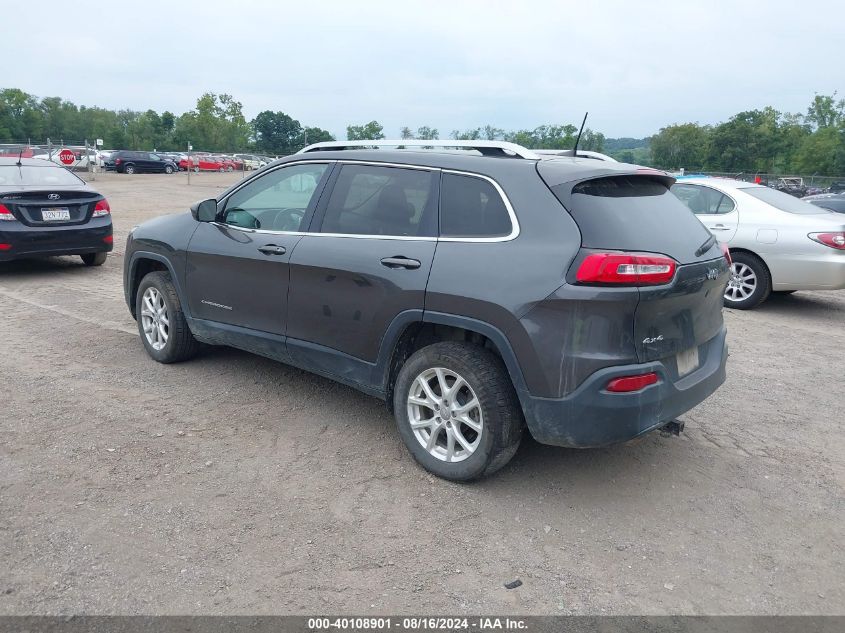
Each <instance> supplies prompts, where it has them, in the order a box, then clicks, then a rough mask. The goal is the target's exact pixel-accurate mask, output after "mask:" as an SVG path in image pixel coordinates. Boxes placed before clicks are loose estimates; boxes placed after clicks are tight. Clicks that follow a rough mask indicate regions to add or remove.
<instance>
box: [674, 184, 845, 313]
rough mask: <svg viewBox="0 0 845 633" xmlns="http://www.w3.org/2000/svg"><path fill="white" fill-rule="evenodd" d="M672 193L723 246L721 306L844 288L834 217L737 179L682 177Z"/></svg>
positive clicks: (844, 221)
mask: <svg viewBox="0 0 845 633" xmlns="http://www.w3.org/2000/svg"><path fill="white" fill-rule="evenodd" d="M672 192H673V193H674V194H675V195H677V196H678V198H680V200H681V201H682V202H683V203H684V204H685V205H686V206H687V207H689V208H690V209H691V210H692V212H693V213H695V214H696V215H698V217H699V219H700V220H701V221H702V222H703V223H704V224H705V226H707V228H709V229H710V230H711V231H712V232H713V234H714V235H715V236H716V237H718V239H719V240H720V241H721V242H724V243H726V244H727V245H728V247H729V249H730V253H731V257H732V259H733V264H732V267H731V273H732V276H731V280H730V282H729V283H728V286H727V288H726V290H725V305H726V306H728V307H731V308H738V309H748V308H755V307H757V306H758V305H760V304H761V303H762V302H763V301H765V300H766V299H767V298H768V296H769V294H770V293H771V292H793V291H795V290H837V289H840V288H845V218H843V217H842V216H841V215H838V214H835V213H832V212H830V211H828V210H826V209H821V208H819V207H816V206H814V205H812V204H808V203H807V202H804V201H802V200H798V199H796V198H795V197H793V196H791V195H789V194H786V193H784V192H782V191H777V190H775V189H771V188H769V187H763V186H760V185H755V184H752V183H748V182H742V181H739V180H729V179H723V178H703V179H698V180H696V179H690V180H684V181H682V182H678V183H676V184H675V185H673V186H672Z"/></svg>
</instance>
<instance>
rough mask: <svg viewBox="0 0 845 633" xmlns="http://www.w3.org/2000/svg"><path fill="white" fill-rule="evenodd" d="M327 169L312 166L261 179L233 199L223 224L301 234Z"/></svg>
mask: <svg viewBox="0 0 845 633" xmlns="http://www.w3.org/2000/svg"><path fill="white" fill-rule="evenodd" d="M327 169H328V164H326V163H310V164H303V165H291V166H290V167H282V168H280V169H274V170H273V171H271V172H269V173H267V174H264V175H263V176H259V177H258V178H255V179H254V180H252V181H251V182H250V183H249V184H247V185H245V186H244V187H242V188H241V189H238V190H237V191H236V192H235V193H233V194H232V195H231V196H230V197H229V199H228V200H227V201H226V209H225V211H224V219H223V221H224V222H225V223H226V224H229V225H231V226H239V227H242V228H247V229H261V230H265V231H300V230H302V229H303V226H302V220H303V219H304V218H305V212H306V211H307V210H308V207H309V205H310V204H311V202H312V198H313V197H314V195H315V193H316V192H317V188H318V185H319V184H320V180H321V179H322V177H323V174H325V172H326V170H327Z"/></svg>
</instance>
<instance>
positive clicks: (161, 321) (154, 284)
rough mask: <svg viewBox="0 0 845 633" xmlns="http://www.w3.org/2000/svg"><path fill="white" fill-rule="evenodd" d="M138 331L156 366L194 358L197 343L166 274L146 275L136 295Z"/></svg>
mask: <svg viewBox="0 0 845 633" xmlns="http://www.w3.org/2000/svg"><path fill="white" fill-rule="evenodd" d="M135 317H136V319H137V321H138V332H139V333H140V335H141V342H142V343H143V344H144V348H145V349H146V350H147V354H149V355H150V357H151V358H152V359H153V360H156V361H158V362H159V363H178V362H179V361H183V360H188V359H189V358H193V357H194V356H196V353H197V351H198V350H199V343H198V342H197V340H196V339H195V338H194V335H193V334H191V330H190V329H189V328H188V322H187V320H186V319H185V314H184V313H183V312H182V303H181V302H180V301H179V295H178V294H177V293H176V287H175V286H174V285H173V281H172V280H171V279H170V275H169V274H167V273H166V272H161V271H156V272H152V273H149V274H148V275H146V276H145V277H144V278H143V279H142V280H141V284H140V285H139V286H138V292H137V294H136V295H135Z"/></svg>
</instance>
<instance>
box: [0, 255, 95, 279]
mask: <svg viewBox="0 0 845 633" xmlns="http://www.w3.org/2000/svg"><path fill="white" fill-rule="evenodd" d="M83 271H88V272H89V273H90V272H91V267H89V266H86V265H85V264H83V263H82V260H81V259H80V258H79V257H72V256H67V257H40V258H37V259H16V260H13V261H10V262H0V279H2V278H3V277H14V278H16V279H22V278H25V277H38V276H43V275H45V274H55V273H56V272H83Z"/></svg>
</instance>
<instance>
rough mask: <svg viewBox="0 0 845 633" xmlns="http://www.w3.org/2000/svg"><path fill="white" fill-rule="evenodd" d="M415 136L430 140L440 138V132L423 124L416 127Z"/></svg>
mask: <svg viewBox="0 0 845 633" xmlns="http://www.w3.org/2000/svg"><path fill="white" fill-rule="evenodd" d="M417 138H419V139H423V140H426V141H430V140H432V139H438V138H440V133H439V132H438V131H437V128H430V127H428V126H427V125H423V126H422V127H420V128H418V129H417Z"/></svg>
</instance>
